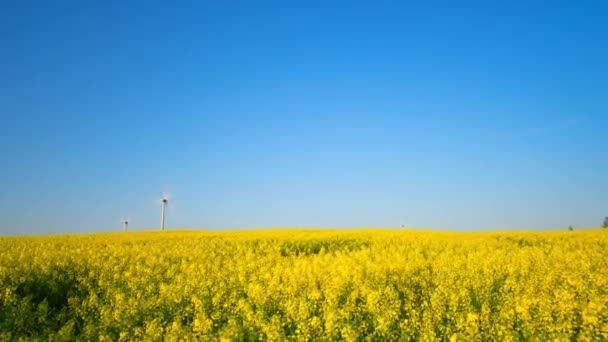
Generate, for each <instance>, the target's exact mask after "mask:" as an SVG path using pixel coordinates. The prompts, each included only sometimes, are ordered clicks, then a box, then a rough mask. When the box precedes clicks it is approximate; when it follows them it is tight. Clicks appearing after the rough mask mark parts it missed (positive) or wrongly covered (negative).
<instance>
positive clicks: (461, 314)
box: [0, 229, 608, 341]
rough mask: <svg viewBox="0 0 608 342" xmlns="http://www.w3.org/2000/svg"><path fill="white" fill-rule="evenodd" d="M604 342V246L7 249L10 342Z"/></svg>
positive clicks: (179, 242)
mask: <svg viewBox="0 0 608 342" xmlns="http://www.w3.org/2000/svg"><path fill="white" fill-rule="evenodd" d="M19 339H23V340H31V339H44V340H49V339H52V340H86V341H93V340H94V341H97V340H102V341H115V340H151V341H156V340H204V341H207V340H239V341H240V340H272V341H277V340H279V341H282V340H296V341H329V340H346V341H357V340H390V341H395V340H403V341H409V340H413V341H435V340H449V341H472V340H474V341H483V340H486V341H502V340H507V341H511V340H513V341H519V340H523V341H526V340H531V341H551V340H558V341H572V340H581V341H587V340H591V341H598V340H608V231H603V230H599V229H598V230H587V231H575V232H567V231H564V232H542V233H541V232H492V233H447V232H431V231H412V230H410V231H405V230H381V229H366V230H302V229H299V230H298V229H291V230H280V229H277V230H265V231H263V230H256V231H241V232H202V231H170V232H169V231H165V232H145V233H113V234H91V235H65V236H48V237H4V238H0V340H19Z"/></svg>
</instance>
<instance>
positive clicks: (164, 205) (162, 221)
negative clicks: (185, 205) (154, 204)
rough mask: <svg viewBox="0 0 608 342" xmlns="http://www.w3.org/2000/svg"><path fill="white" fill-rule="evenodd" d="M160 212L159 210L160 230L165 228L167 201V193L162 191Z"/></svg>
mask: <svg viewBox="0 0 608 342" xmlns="http://www.w3.org/2000/svg"><path fill="white" fill-rule="evenodd" d="M160 202H161V212H160V230H165V208H167V202H169V197H168V196H167V194H165V193H163V198H162V199H161V201H160Z"/></svg>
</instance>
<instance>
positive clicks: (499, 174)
mask: <svg viewBox="0 0 608 342" xmlns="http://www.w3.org/2000/svg"><path fill="white" fill-rule="evenodd" d="M126 3H128V4H126ZM607 18H608V2H606V1H546V2H536V1H522V2H519V3H516V2H513V1H475V2H464V1H441V2H434V1H421V2H417V3H414V2H406V1H395V2H379V1H368V2H352V1H346V2H333V1H207V2H203V1H197V2H193V3H192V4H187V5H186V4H185V3H184V2H182V3H181V4H179V5H175V4H174V3H173V2H165V3H160V2H154V1H151V2H147V1H146V2H144V1H141V2H135V1H126V2H125V1H116V2H110V1H92V2H91V1H84V2H82V1H70V2H60V1H32V2H30V1H3V2H2V3H1V4H0V116H1V129H2V130H1V134H0V165H1V167H0V182H1V185H2V194H1V196H0V217H1V218H2V224H1V225H0V234H31V233H60V232H89V231H110V230H119V229H121V226H120V220H121V218H122V217H123V216H129V217H130V218H131V222H132V223H131V227H132V228H133V229H157V227H158V221H159V216H160V203H159V194H160V192H161V191H168V192H169V193H170V194H171V196H172V197H171V200H172V203H173V205H172V206H171V207H169V209H168V213H167V216H168V217H167V223H168V225H169V226H170V227H187V228H209V229H229V228H254V227H284V226H290V227H294V226H316V227H339V228H342V227H361V226H375V227H379V226H381V227H398V226H399V225H401V224H404V225H406V226H409V227H416V228H434V229H455V230H489V229H510V228H514V229H522V228H524V229H549V228H556V229H565V228H566V227H567V226H568V225H569V224H572V225H574V226H575V227H593V226H599V225H600V224H601V222H602V220H603V218H604V216H607V215H608V158H607V157H608V134H607V133H608V20H607Z"/></svg>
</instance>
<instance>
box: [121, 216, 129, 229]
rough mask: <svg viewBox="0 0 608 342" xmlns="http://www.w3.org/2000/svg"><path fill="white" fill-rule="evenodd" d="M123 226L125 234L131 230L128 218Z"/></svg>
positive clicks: (124, 220)
mask: <svg viewBox="0 0 608 342" xmlns="http://www.w3.org/2000/svg"><path fill="white" fill-rule="evenodd" d="M122 226H123V227H124V229H125V232H126V231H128V230H129V219H128V218H126V219H123V220H122Z"/></svg>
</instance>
